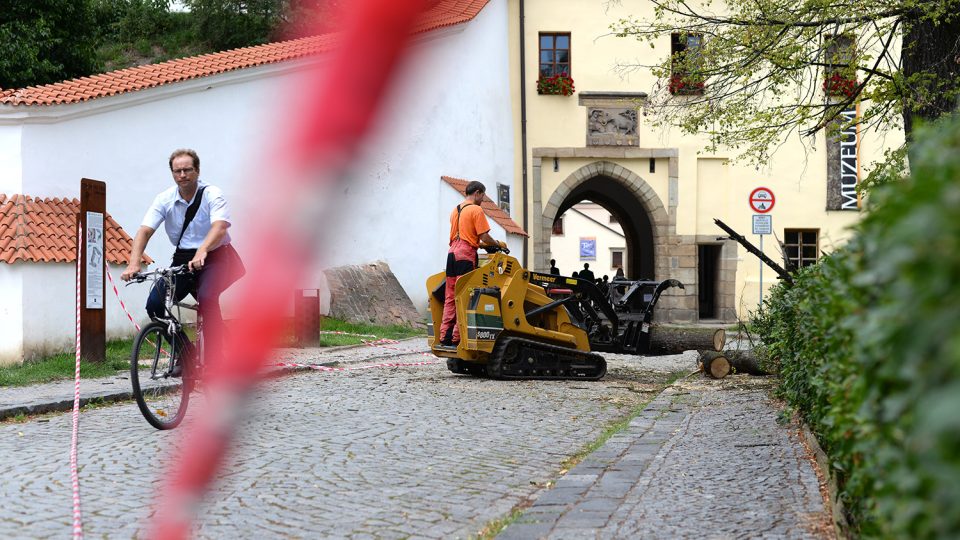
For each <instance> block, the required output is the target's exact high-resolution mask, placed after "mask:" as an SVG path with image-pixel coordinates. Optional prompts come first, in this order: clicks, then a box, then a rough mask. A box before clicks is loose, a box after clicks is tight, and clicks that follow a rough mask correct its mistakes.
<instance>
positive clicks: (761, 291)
mask: <svg viewBox="0 0 960 540" xmlns="http://www.w3.org/2000/svg"><path fill="white" fill-rule="evenodd" d="M760 253H763V235H762V234H761V235H760ZM760 309H763V261H762V260H761V261H760Z"/></svg>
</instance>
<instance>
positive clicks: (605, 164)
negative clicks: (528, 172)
mask: <svg viewBox="0 0 960 540" xmlns="http://www.w3.org/2000/svg"><path fill="white" fill-rule="evenodd" d="M602 179H607V180H612V181H614V182H616V183H617V184H618V185H619V186H620V187H621V188H622V189H623V190H624V191H626V192H627V193H629V195H631V196H633V197H634V198H635V199H636V202H638V203H639V205H640V207H642V209H643V211H644V212H645V213H646V219H648V220H649V234H650V236H651V238H650V242H649V243H650V244H651V245H650V246H649V247H650V248H651V250H650V253H649V254H644V255H643V256H644V257H649V263H647V264H649V265H650V266H652V271H653V274H654V275H649V276H642V277H645V278H651V279H666V277H668V276H667V271H668V268H669V266H668V265H669V263H668V260H667V257H666V256H664V255H665V254H666V253H667V252H668V245H669V243H670V242H669V237H670V236H671V235H672V234H674V231H676V215H675V214H674V213H671V212H668V211H667V208H666V207H665V206H664V204H663V202H662V201H661V200H660V197H659V196H657V194H656V192H655V191H654V189H653V188H652V187H651V186H650V185H649V184H648V183H647V182H646V181H645V180H644V179H643V178H641V177H640V176H639V175H637V174H636V173H634V172H633V171H631V170H630V169H628V168H626V167H624V166H622V165H618V164H616V163H613V162H610V161H595V162H593V163H590V164H588V165H584V166H583V167H580V168H579V169H577V170H576V171H574V172H573V173H571V174H570V175H569V176H568V177H567V178H566V179H565V180H564V181H563V182H562V183H561V184H560V185H559V186H557V188H556V189H555V190H554V191H553V193H552V194H551V195H550V198H549V200H548V201H547V204H546V205H545V206H544V208H543V215H542V217H541V222H540V227H541V231H540V238H541V239H544V240H543V241H542V242H540V249H538V250H536V251H537V252H536V253H535V261H534V262H535V264H536V267H537V268H545V267H547V266H548V265H547V261H549V260H550V237H551V233H552V229H553V222H554V220H555V219H556V218H557V216H559V215H561V214H562V213H563V212H565V211H566V210H567V209H568V208H570V206H572V205H573V203H574V202H579V201H571V199H570V197H571V195H574V196H577V192H578V189H580V188H583V187H585V186H586V185H587V184H588V183H590V182H594V181H596V180H602ZM596 202H600V203H601V204H603V201H596ZM603 205H604V206H607V205H605V204H603ZM613 205H614V206H616V203H613ZM608 210H611V211H612V212H614V215H616V212H615V211H613V210H612V209H610V208H608ZM616 217H617V219H618V220H620V221H621V222H622V221H623V220H622V219H621V218H622V217H624V216H616ZM634 217H636V216H634ZM621 224H623V223H621ZM627 229H628V227H624V232H625V233H627V234H635V235H636V234H640V235H643V234H645V232H644V231H629V232H628V230H627ZM628 243H633V244H634V245H636V243H637V242H636V241H634V242H628ZM636 256H637V257H640V255H639V254H637V255H636ZM631 258H632V257H631ZM628 266H629V264H628Z"/></svg>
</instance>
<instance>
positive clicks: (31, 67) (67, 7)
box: [0, 0, 96, 88]
mask: <svg viewBox="0 0 960 540" xmlns="http://www.w3.org/2000/svg"><path fill="white" fill-rule="evenodd" d="M94 36H95V29H94V20H93V17H92V11H91V2H90V0H9V1H7V2H4V5H3V9H0V88H18V87H21V86H28V85H36V84H46V83H51V82H55V81H59V80H63V79H67V78H70V77H79V76H82V75H88V74H90V73H91V72H92V71H93V70H94V69H95V67H96V63H95V60H94V45H95V41H94Z"/></svg>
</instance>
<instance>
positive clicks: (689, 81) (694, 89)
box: [667, 73, 706, 96]
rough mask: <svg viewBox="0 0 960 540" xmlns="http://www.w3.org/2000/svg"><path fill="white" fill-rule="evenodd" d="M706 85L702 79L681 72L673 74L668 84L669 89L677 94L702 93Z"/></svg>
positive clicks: (690, 94)
mask: <svg viewBox="0 0 960 540" xmlns="http://www.w3.org/2000/svg"><path fill="white" fill-rule="evenodd" d="M704 87H706V84H704V82H703V81H702V80H699V79H695V78H693V77H690V76H687V75H683V74H679V73H676V74H673V75H671V76H670V81H669V83H668V85H667V89H668V90H670V93H671V94H673V95H675V96H692V95H697V94H702V93H703V89H704Z"/></svg>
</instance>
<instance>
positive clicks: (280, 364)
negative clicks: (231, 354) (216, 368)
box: [274, 360, 441, 371]
mask: <svg viewBox="0 0 960 540" xmlns="http://www.w3.org/2000/svg"><path fill="white" fill-rule="evenodd" d="M440 362H441V361H440V360H434V361H431V362H382V363H380V364H367V365H363V366H345V367H332V366H320V365H317V364H301V363H299V362H277V363H276V364H274V365H276V366H277V367H284V368H288V367H299V368H309V369H313V370H316V371H356V370H360V369H374V368H390V367H413V366H429V365H431V364H439V363H440Z"/></svg>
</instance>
